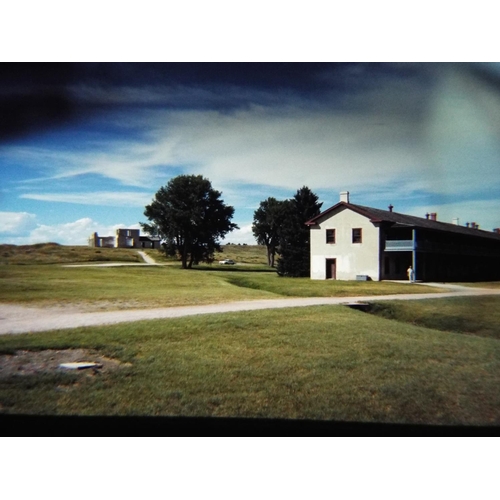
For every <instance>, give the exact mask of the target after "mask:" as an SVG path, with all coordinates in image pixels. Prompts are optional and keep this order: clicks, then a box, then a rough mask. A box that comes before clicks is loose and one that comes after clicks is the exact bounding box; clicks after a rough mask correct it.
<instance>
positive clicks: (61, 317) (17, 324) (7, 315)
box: [0, 284, 500, 335]
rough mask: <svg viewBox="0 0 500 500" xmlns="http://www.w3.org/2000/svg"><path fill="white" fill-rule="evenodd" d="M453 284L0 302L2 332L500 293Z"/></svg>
mask: <svg viewBox="0 0 500 500" xmlns="http://www.w3.org/2000/svg"><path fill="white" fill-rule="evenodd" d="M434 286H439V287H442V288H445V287H446V288H449V289H450V290H451V291H450V292H444V293H423V294H399V295H379V296H373V295H368V296H357V297H308V298H299V297H297V298H283V299H266V300H250V301H239V302H227V303H222V304H208V305H198V306H182V307H168V308H160V309H130V310H120V311H105V312H80V311H78V310H75V309H71V308H69V309H65V308H43V309H42V308H34V307H24V306H19V305H9V304H0V335H6V334H19V333H31V332H43V331H47V330H61V329H66V328H78V327H86V326H98V325H112V324H117V323H128V322H131V321H141V320H148V319H165V318H180V317H183V316H195V315H200V314H215V313H227V312H238V311H256V310H262V309H281V308H286V307H307V306H317V305H339V304H349V303H352V302H374V301H383V300H425V299H440V298H444V297H464V296H479V295H500V290H490V289H483V288H468V287H461V286H457V285H449V286H446V285H442V284H439V285H434Z"/></svg>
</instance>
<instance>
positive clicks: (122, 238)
mask: <svg viewBox="0 0 500 500" xmlns="http://www.w3.org/2000/svg"><path fill="white" fill-rule="evenodd" d="M139 233H140V230H139V229H117V230H116V240H115V246H116V248H141V242H140V237H139Z"/></svg>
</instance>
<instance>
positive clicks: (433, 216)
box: [429, 212, 438, 220]
mask: <svg viewBox="0 0 500 500" xmlns="http://www.w3.org/2000/svg"><path fill="white" fill-rule="evenodd" d="M437 215H438V214H437V213H436V212H431V213H430V214H429V220H437Z"/></svg>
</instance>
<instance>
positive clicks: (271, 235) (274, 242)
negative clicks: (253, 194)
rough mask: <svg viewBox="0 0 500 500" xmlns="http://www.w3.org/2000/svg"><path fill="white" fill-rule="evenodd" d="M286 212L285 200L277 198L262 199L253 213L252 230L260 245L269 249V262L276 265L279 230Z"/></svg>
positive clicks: (272, 265)
mask: <svg viewBox="0 0 500 500" xmlns="http://www.w3.org/2000/svg"><path fill="white" fill-rule="evenodd" d="M284 214H285V202H283V201H278V200H277V199H276V198H272V197H270V198H267V200H264V201H261V202H260V205H259V208H257V210H255V212H254V214H253V225H252V232H253V235H254V236H255V239H256V240H257V243H258V244H259V245H265V246H266V249H267V263H268V265H269V266H271V267H274V259H275V255H276V248H277V246H278V243H279V230H280V227H281V224H282V221H283V216H284Z"/></svg>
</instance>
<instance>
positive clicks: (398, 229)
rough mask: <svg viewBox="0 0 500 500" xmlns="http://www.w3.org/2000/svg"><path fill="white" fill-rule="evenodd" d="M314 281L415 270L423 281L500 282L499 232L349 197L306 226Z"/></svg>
mask: <svg viewBox="0 0 500 500" xmlns="http://www.w3.org/2000/svg"><path fill="white" fill-rule="evenodd" d="M306 224H307V225H308V226H309V227H310V232H311V237H310V242H311V243H310V245H311V278H312V279H323V280H324V279H338V280H356V279H369V280H376V281H379V280H386V279H387V280H402V279H407V269H408V267H409V266H412V268H413V270H414V272H415V277H416V279H417V280H422V281H490V280H500V231H499V230H498V229H495V230H494V231H484V230H481V229H479V226H478V225H477V224H476V223H474V222H472V223H467V224H466V225H465V226H460V225H459V224H458V219H454V221H453V223H446V222H441V221H438V220H437V214H435V213H431V214H426V215H425V217H415V216H412V215H405V214H400V213H397V212H394V210H393V207H392V206H389V207H388V210H380V209H377V208H371V207H366V206H362V205H356V204H352V203H350V202H349V193H348V192H347V191H344V192H342V193H340V201H339V203H337V204H336V205H334V206H332V207H330V208H328V209H327V210H325V211H323V212H322V213H320V214H319V215H317V216H316V217H314V218H313V219H311V220H309V221H308V222H307V223H306Z"/></svg>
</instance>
